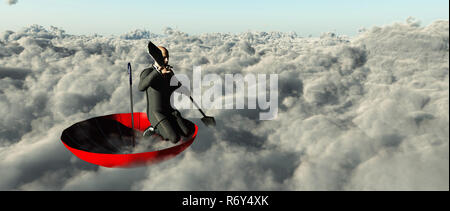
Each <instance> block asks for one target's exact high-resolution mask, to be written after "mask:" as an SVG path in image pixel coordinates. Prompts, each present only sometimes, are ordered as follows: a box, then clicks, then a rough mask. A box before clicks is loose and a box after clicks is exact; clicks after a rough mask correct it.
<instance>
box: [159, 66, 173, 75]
mask: <svg viewBox="0 0 450 211" xmlns="http://www.w3.org/2000/svg"><path fill="white" fill-rule="evenodd" d="M161 73H162V74H163V75H165V74H171V73H173V72H172V70H171V69H169V68H165V67H164V68H162V69H161Z"/></svg>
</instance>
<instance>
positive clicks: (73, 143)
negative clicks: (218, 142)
mask: <svg viewBox="0 0 450 211" xmlns="http://www.w3.org/2000/svg"><path fill="white" fill-rule="evenodd" d="M132 119H133V121H134V128H135V130H137V131H133V129H132ZM150 125H151V124H150V122H149V121H148V118H147V115H146V114H145V113H134V115H133V116H131V114H130V113H125V114H113V115H108V116H100V117H95V118H92V119H88V120H85V121H82V122H78V123H76V124H74V125H72V126H71V127H69V128H67V129H65V130H64V131H63V133H62V135H61V141H62V142H63V144H64V146H66V148H67V149H69V150H70V151H71V152H72V153H73V154H74V155H76V156H77V157H78V158H80V159H82V160H84V161H86V162H89V163H93V164H95V165H99V166H104V167H109V168H129V167H138V166H143V165H149V164H154V163H158V162H161V161H164V160H167V159H170V158H173V157H175V156H176V155H178V154H179V153H181V152H183V151H184V150H185V149H186V148H188V147H189V146H190V145H191V144H192V143H193V142H194V139H195V137H196V136H197V131H198V127H197V125H195V124H194V126H195V130H194V132H193V134H192V135H191V136H190V137H187V138H186V139H184V140H183V141H181V143H180V144H177V145H175V146H173V147H170V148H166V149H162V150H158V151H152V152H143V153H134V154H122V153H121V149H123V148H126V147H130V146H133V140H134V136H135V133H136V132H141V133H142V132H143V131H144V130H145V129H147V128H148V127H149V126H150Z"/></svg>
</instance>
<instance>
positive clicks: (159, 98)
mask: <svg viewBox="0 0 450 211" xmlns="http://www.w3.org/2000/svg"><path fill="white" fill-rule="evenodd" d="M158 48H159V50H161V53H162V57H163V64H158V62H156V61H155V62H154V64H153V65H152V67H150V68H147V69H145V70H144V71H142V73H141V76H140V81H139V90H140V91H145V92H146V94H147V116H148V119H149V121H150V123H151V124H152V126H151V127H149V128H148V129H147V130H145V131H144V136H150V135H153V134H155V133H156V134H159V135H160V136H162V137H163V139H164V140H169V141H171V142H172V143H174V144H175V143H177V142H178V141H179V140H180V138H181V136H184V137H186V136H189V135H190V134H191V133H192V132H193V128H194V126H193V123H191V122H189V121H188V120H186V119H184V118H182V117H181V114H180V112H179V111H178V110H176V109H173V108H172V106H171V105H170V97H171V95H172V93H173V92H174V91H175V90H176V89H178V88H179V87H180V86H181V83H178V86H170V79H171V78H172V76H174V73H173V70H172V67H171V66H169V51H168V50H167V49H166V48H164V47H162V46H158Z"/></svg>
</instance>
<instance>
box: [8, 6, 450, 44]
mask: <svg viewBox="0 0 450 211" xmlns="http://www.w3.org/2000/svg"><path fill="white" fill-rule="evenodd" d="M5 2H6V1H3V2H2V3H1V4H0V20H1V21H0V31H5V30H18V29H20V28H22V27H24V26H28V25H31V24H39V25H43V26H46V27H48V26H50V25H53V26H57V27H61V28H63V29H65V30H66V32H68V33H70V34H94V33H97V34H102V35H110V34H114V35H119V34H123V33H126V32H128V31H131V30H133V29H147V30H150V31H152V32H154V33H161V32H162V29H163V28H164V27H166V26H170V27H173V28H177V29H179V30H181V31H183V32H187V33H190V34H198V33H203V32H232V33H236V32H245V31H249V30H250V31H285V32H286V31H295V32H297V33H298V34H299V35H302V36H307V35H310V34H311V35H314V36H318V35H320V34H321V33H322V32H328V31H333V32H337V33H338V34H346V35H354V34H356V32H357V31H358V29H359V28H361V27H366V28H368V27H371V26H373V25H384V24H389V23H392V22H394V21H404V20H406V18H407V17H409V16H412V17H415V18H417V19H419V20H420V21H421V22H422V24H424V25H426V24H429V23H431V22H432V21H434V20H436V19H448V16H449V9H448V7H449V1H448V0H376V1H375V0H339V1H337V0H272V1H268V0H226V1H225V0H224V1H218V0H189V1H187V0H164V1H153V0H19V2H18V3H17V4H16V5H12V6H8V5H7V4H6V3H5Z"/></svg>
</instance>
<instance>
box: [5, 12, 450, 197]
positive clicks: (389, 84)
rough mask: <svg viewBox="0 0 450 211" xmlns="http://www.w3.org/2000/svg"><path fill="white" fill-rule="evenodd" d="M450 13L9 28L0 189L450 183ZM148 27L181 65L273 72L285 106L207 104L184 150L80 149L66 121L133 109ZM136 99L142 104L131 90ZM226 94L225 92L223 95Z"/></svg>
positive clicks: (432, 186) (436, 186)
mask: <svg viewBox="0 0 450 211" xmlns="http://www.w3.org/2000/svg"><path fill="white" fill-rule="evenodd" d="M448 31H449V30H448V20H443V21H435V22H434V23H432V24H430V25H428V26H420V23H419V22H418V21H416V20H414V19H411V18H409V19H408V20H407V21H406V22H405V23H393V24H390V25H385V26H381V27H373V28H370V29H365V30H362V31H361V33H360V34H359V35H357V36H356V37H351V38H350V37H346V36H340V35H336V34H333V33H324V34H323V35H322V36H321V37H319V38H315V37H310V38H303V37H299V36H298V35H296V34H294V33H281V32H246V33H240V34H222V33H208V34H200V35H188V34H186V33H183V32H179V31H176V30H174V29H171V28H167V29H166V30H165V33H164V34H163V35H154V34H152V33H150V32H148V31H145V30H136V31H133V32H130V33H127V34H124V35H122V36H119V37H102V36H76V35H70V34H66V33H65V31H64V30H61V29H59V28H56V27H50V28H44V27H41V26H38V25H33V26H30V27H27V28H24V29H22V30H19V31H16V32H12V31H6V32H3V33H0V115H1V116H2V118H1V119H0V169H1V171H0V190H448V189H449V183H448V181H449V168H448V166H449V160H448V154H449V152H448V149H449V145H448V143H449V141H448V140H449V136H448V134H449V131H448V128H449V113H448V110H449V106H448V105H449V98H448V96H449V91H448V90H449V89H448V84H449V74H448V71H449V66H448V64H449V60H448V59H449V54H448V52H449V38H448V37H449V35H448ZM148 39H152V41H154V42H155V43H157V44H158V45H163V46H166V47H167V48H168V49H169V50H170V52H171V63H172V65H173V66H174V67H175V69H176V71H177V72H179V73H185V74H187V75H192V73H191V72H192V66H193V65H202V70H203V73H204V74H205V73H217V74H219V75H224V74H226V73H240V74H242V75H245V74H247V73H260V74H278V76H279V77H278V78H279V83H278V84H279V100H278V101H279V103H280V107H279V111H278V117H277V119H275V120H273V121H259V119H258V117H259V116H258V114H259V111H258V110H247V109H244V110H208V111H207V113H208V114H209V115H212V116H214V117H215V118H216V120H217V125H218V126H217V127H216V128H215V129H210V128H206V127H204V126H203V125H202V123H201V121H199V117H200V116H199V114H198V113H197V112H196V111H195V110H192V111H191V110H183V111H182V113H183V115H184V116H186V117H187V118H189V119H191V120H192V121H194V122H195V123H196V124H197V125H198V126H199V134H198V138H197V139H196V141H195V142H194V143H193V145H192V146H191V147H190V148H189V149H187V150H186V151H185V152H183V153H182V154H181V155H180V156H178V157H176V158H174V159H172V160H169V161H166V162H163V163H160V164H158V165H153V166H149V167H142V168H137V169H128V170H123V169H105V168H101V167H98V166H94V165H91V164H89V163H86V162H84V161H81V160H79V159H78V158H76V157H74V156H73V155H72V154H71V153H70V152H69V151H68V150H67V149H65V147H64V146H63V145H62V144H61V142H60V140H59V138H60V136H61V132H62V130H64V129H65V128H67V127H69V126H70V125H72V124H74V123H76V122H79V121H82V120H84V119H88V118H91V117H95V116H100V115H106V114H112V113H124V112H128V111H129V101H128V99H129V96H128V94H129V93H128V92H129V87H128V86H129V85H128V80H127V77H128V75H127V69H126V64H127V63H128V62H131V63H132V64H133V69H134V72H133V78H134V85H135V86H136V85H137V83H138V76H139V74H140V71H141V70H143V69H144V68H146V67H147V66H149V64H150V62H151V59H150V58H149V56H148V55H147V53H146V45H147V42H148ZM134 90H135V92H134V100H135V111H145V109H146V101H145V97H144V95H143V93H140V92H138V91H136V90H137V88H135V89H134ZM228 97H230V96H228Z"/></svg>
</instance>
